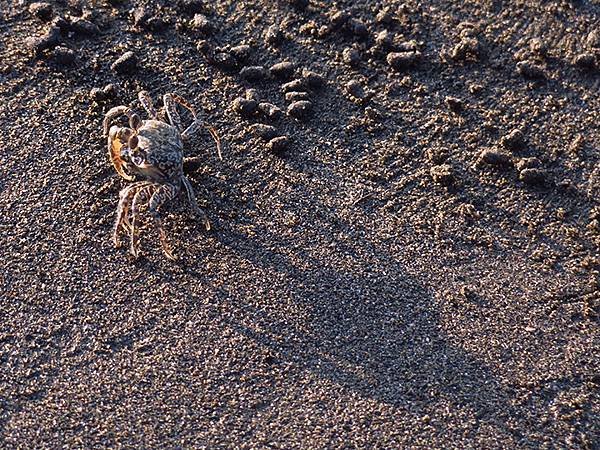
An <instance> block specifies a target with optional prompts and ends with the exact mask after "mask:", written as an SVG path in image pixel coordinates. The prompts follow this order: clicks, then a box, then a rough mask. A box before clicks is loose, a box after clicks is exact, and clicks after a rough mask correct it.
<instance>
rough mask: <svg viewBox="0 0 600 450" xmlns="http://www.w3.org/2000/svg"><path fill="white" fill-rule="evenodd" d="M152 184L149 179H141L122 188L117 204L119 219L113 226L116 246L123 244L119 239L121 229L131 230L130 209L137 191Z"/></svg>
mask: <svg viewBox="0 0 600 450" xmlns="http://www.w3.org/2000/svg"><path fill="white" fill-rule="evenodd" d="M149 184H151V183H150V182H149V181H140V182H139V183H134V184H132V185H130V186H127V187H126V188H124V189H122V190H121V192H120V193H119V197H120V199H119V205H118V206H117V219H116V221H115V225H114V227H113V242H114V243H115V247H117V248H119V247H120V246H121V241H120V240H119V231H120V230H121V228H124V229H125V230H126V231H131V222H130V221H129V209H130V208H131V202H132V199H133V197H134V195H135V194H136V193H137V191H138V190H139V189H140V188H141V187H143V186H146V185H149Z"/></svg>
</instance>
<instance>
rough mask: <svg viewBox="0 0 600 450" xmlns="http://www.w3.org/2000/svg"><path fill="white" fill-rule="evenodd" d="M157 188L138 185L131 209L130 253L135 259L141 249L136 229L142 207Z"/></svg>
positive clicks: (150, 185) (152, 185) (154, 184)
mask: <svg viewBox="0 0 600 450" xmlns="http://www.w3.org/2000/svg"><path fill="white" fill-rule="evenodd" d="M156 187H157V184H156V183H148V184H147V185H144V186H140V185H138V189H137V190H136V193H135V195H134V196H133V202H132V207H131V210H132V211H131V216H132V217H131V218H132V222H131V246H130V248H129V251H130V253H131V254H132V255H133V256H134V257H135V258H137V257H138V248H139V236H138V234H137V232H136V228H137V225H138V222H139V215H140V206H141V203H142V202H144V201H146V200H148V198H149V197H150V193H151V192H152V191H153V190H154V189H156Z"/></svg>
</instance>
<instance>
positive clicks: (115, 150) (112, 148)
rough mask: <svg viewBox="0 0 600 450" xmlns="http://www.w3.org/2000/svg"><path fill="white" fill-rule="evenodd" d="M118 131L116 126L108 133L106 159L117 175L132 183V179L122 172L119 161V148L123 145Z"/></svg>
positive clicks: (121, 165) (121, 164)
mask: <svg viewBox="0 0 600 450" xmlns="http://www.w3.org/2000/svg"><path fill="white" fill-rule="evenodd" d="M119 130H120V128H119V127H118V126H116V125H113V126H112V127H110V132H109V133H108V158H109V159H110V162H111V163H112V165H113V167H114V168H115V170H116V171H117V173H118V174H119V175H121V176H122V177H123V178H124V179H126V180H127V181H132V180H133V177H132V176H131V175H128V174H127V173H125V171H124V170H123V160H122V159H121V147H123V143H122V142H121V140H120V139H119Z"/></svg>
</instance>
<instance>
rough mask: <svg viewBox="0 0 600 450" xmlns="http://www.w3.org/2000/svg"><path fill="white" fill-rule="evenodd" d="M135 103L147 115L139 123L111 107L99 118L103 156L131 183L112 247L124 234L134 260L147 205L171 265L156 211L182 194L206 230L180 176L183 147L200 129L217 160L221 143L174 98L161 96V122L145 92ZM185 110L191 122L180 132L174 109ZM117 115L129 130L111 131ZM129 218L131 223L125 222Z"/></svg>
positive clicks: (205, 220) (123, 196) (187, 184)
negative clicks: (105, 144)
mask: <svg viewBox="0 0 600 450" xmlns="http://www.w3.org/2000/svg"><path fill="white" fill-rule="evenodd" d="M138 98H139V100H140V102H141V104H142V106H143V107H144V109H145V110H146V112H147V113H148V115H149V117H150V118H149V119H148V120H142V119H141V118H140V116H138V115H137V114H136V113H135V112H133V110H132V109H131V108H129V107H127V106H116V107H114V108H112V109H110V110H109V111H108V112H107V113H106V116H105V118H104V124H103V125H104V135H105V136H107V137H108V156H109V158H110V160H111V162H112V164H113V166H114V168H115V170H116V171H117V173H118V174H119V175H120V176H121V177H123V178H124V179H125V180H127V181H134V180H136V179H138V180H139V181H135V182H134V183H132V184H130V185H129V186H127V187H125V188H124V189H122V190H121V192H120V194H119V197H120V199H119V205H118V207H117V219H116V221H115V225H114V229H113V241H114V244H115V246H116V247H120V246H121V241H120V237H119V235H120V232H121V231H122V230H125V231H129V234H130V252H131V254H132V255H133V256H134V257H137V256H138V251H139V236H138V232H137V228H138V226H139V215H140V208H141V207H142V206H143V205H144V204H146V206H147V209H148V212H149V213H150V215H151V216H152V218H153V220H154V223H155V226H156V228H158V231H159V236H160V243H161V245H162V248H163V251H164V252H165V254H166V255H167V257H168V258H170V259H175V257H174V255H173V252H172V251H171V248H170V246H169V244H168V242H167V237H166V233H165V230H164V227H163V224H162V220H161V217H160V214H159V212H158V210H159V208H160V207H161V206H162V205H163V204H165V203H166V202H168V201H170V200H172V199H174V198H175V197H176V196H177V194H179V192H180V191H181V190H182V188H183V189H184V190H185V193H186V196H187V200H188V202H189V204H190V207H191V209H192V211H193V212H194V213H195V214H196V215H197V216H198V217H199V218H200V219H201V220H202V222H203V223H204V226H205V228H206V229H207V230H210V222H209V221H208V218H207V217H206V214H205V213H204V211H203V210H202V209H200V207H199V206H198V203H197V201H196V196H195V194H194V189H193V188H192V185H191V183H190V181H189V180H188V179H187V177H186V176H185V175H184V173H183V159H184V158H183V147H184V144H185V143H186V142H188V141H189V140H190V139H191V137H192V136H193V135H194V134H196V133H197V132H198V130H199V129H200V128H201V127H202V126H205V127H206V128H207V129H208V131H209V132H210V134H211V135H212V137H213V139H214V140H215V142H216V144H217V150H218V152H219V157H220V143H219V138H218V136H217V134H216V132H215V131H214V130H213V129H212V128H211V127H209V126H207V125H204V123H203V122H202V121H201V120H200V119H198V118H197V117H196V111H195V110H194V108H193V107H192V106H191V105H190V104H189V103H188V102H187V101H186V100H185V99H183V98H182V97H180V96H179V95H177V94H173V93H168V94H165V95H164V96H163V104H164V113H165V114H164V116H165V117H164V120H161V119H160V118H159V114H158V112H157V110H156V109H155V108H154V105H153V103H152V99H151V98H150V96H149V94H148V93H147V92H145V91H141V92H140V93H139V94H138ZM178 104H179V105H181V106H183V107H184V108H186V109H187V110H188V111H189V112H190V113H191V114H192V117H193V122H192V124H191V125H189V126H188V127H187V128H183V126H182V122H181V117H180V116H179V113H178V112H177V105H178ZM120 115H125V116H127V118H128V119H129V127H119V126H116V125H113V126H112V127H110V129H109V126H110V122H111V120H113V119H115V118H116V117H118V116H120ZM130 216H131V219H130Z"/></svg>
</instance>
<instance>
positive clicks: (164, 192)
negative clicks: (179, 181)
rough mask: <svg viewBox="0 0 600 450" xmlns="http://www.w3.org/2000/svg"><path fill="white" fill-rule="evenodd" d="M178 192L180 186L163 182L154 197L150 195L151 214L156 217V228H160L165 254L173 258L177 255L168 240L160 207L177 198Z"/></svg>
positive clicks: (149, 208) (149, 206)
mask: <svg viewBox="0 0 600 450" xmlns="http://www.w3.org/2000/svg"><path fill="white" fill-rule="evenodd" d="M178 192H179V187H178V186H176V185H173V184H163V185H162V186H160V187H159V188H158V189H156V190H155V191H154V193H153V194H152V197H150V201H149V202H148V211H149V212H150V215H151V216H152V218H153V219H154V223H155V226H156V228H158V232H159V236H160V244H161V245H162V248H163V251H164V252H165V255H167V257H168V258H169V259H173V260H174V259H175V256H174V255H173V252H172V251H171V248H170V246H169V243H168V242H167V234H166V233H165V229H164V227H163V224H162V219H161V218H160V214H159V212H158V208H160V206H161V205H162V204H163V203H165V202H167V201H169V200H172V199H173V198H175V197H176V196H177V194H178Z"/></svg>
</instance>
